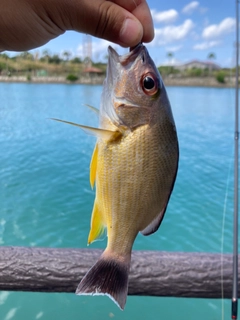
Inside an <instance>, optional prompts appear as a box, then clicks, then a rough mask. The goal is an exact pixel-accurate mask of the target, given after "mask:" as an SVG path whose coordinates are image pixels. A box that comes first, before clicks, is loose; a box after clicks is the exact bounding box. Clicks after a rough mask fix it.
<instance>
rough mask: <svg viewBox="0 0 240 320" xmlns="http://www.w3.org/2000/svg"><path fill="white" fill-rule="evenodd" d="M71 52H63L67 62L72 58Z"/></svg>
mask: <svg viewBox="0 0 240 320" xmlns="http://www.w3.org/2000/svg"><path fill="white" fill-rule="evenodd" d="M71 55H72V54H71V52H69V51H64V52H63V56H64V58H65V60H66V61H68V60H69V59H70V57H71Z"/></svg>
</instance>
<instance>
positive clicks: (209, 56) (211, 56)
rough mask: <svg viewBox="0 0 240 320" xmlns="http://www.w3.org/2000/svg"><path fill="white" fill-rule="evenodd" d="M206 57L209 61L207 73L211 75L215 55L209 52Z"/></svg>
mask: <svg viewBox="0 0 240 320" xmlns="http://www.w3.org/2000/svg"><path fill="white" fill-rule="evenodd" d="M207 57H208V60H209V65H208V71H209V74H212V67H213V62H212V60H215V59H216V55H215V53H214V52H210V53H209V54H208V56H207Z"/></svg>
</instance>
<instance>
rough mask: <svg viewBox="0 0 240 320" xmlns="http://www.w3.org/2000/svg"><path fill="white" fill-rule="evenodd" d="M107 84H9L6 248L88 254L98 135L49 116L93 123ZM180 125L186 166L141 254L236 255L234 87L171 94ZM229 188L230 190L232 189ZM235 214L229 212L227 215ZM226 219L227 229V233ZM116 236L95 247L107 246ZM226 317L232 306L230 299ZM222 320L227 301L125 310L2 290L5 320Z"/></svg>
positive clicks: (92, 300)
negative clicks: (93, 158) (93, 109)
mask: <svg viewBox="0 0 240 320" xmlns="http://www.w3.org/2000/svg"><path fill="white" fill-rule="evenodd" d="M101 90H102V88H101V86H83V85H64V84H58V85H54V84H47V85H45V84H12V83H11V84H0V97H1V101H0V124H1V130H0V146H1V152H0V204H1V207H0V208H1V209H0V245H2V246H9V245H18V246H47V247H75V248H86V243H87V236H88V232H89V223H90V216H91V210H92V204H93V200H94V192H93V191H92V190H91V188H90V186H89V182H88V181H89V179H88V175H89V172H88V171H89V169H88V168H89V161H90V158H91V153H92V150H93V147H94V143H95V139H94V137H91V136H87V135H85V134H84V133H83V132H82V131H81V130H79V129H78V128H75V127H71V126H68V125H65V124H62V123H57V122H54V121H52V120H49V118H51V117H57V118H60V119H65V120H69V121H75V122H78V123H83V124H87V125H92V126H94V125H96V124H97V118H96V117H95V115H94V113H92V112H91V111H90V110H89V109H88V108H87V107H85V106H84V105H83V104H84V103H86V104H90V105H93V106H95V107H98V105H99V101H100V95H101ZM167 90H168V94H169V98H170V100H171V103H172V109H173V113H174V117H175V121H176V125H177V129H178V136H179V144H180V165H179V172H178V176H177V181H176V185H175V188H174V192H173V194H172V197H171V201H170V204H169V206H168V210H167V213H166V215H165V218H164V221H163V223H162V225H161V227H160V229H159V231H158V232H157V233H155V234H154V235H151V236H149V237H143V236H141V235H139V236H138V237H137V239H136V241H135V244H134V249H135V250H141V249H144V250H168V251H197V252H221V244H222V240H223V251H224V252H231V250H232V212H233V132H234V90H233V89H215V88H180V87H169V88H167ZM227 186H228V187H227ZM224 213H225V214H224ZM223 217H225V224H224V226H225V227H224V231H222V224H223ZM105 245H106V240H105V241H101V242H95V243H93V244H92V245H91V248H104V247H105ZM223 305H224V316H225V319H229V318H230V301H227V300H226V301H224V304H223ZM221 317H222V301H221V300H210V299H208V300H207V299H183V298H181V299H177V298H161V297H159V298H158V297H154V298H153V297H131V296H130V297H128V301H127V305H126V308H125V310H124V312H122V311H120V310H119V309H118V308H117V307H116V306H115V305H114V304H113V303H112V301H110V299H108V298H107V297H79V296H75V295H74V294H64V293H61V294H60V293H56V294H55V293H48V294H45V293H21V292H0V319H1V320H10V319H14V320H33V319H44V320H52V319H58V320H75V319H90V320H92V319H93V320H95V319H96V320H97V319H98V320H99V319H119V320H123V319H124V320H125V319H138V320H146V319H148V320H154V319H178V320H186V319H195V320H202V319H205V320H215V319H216V320H217V319H221Z"/></svg>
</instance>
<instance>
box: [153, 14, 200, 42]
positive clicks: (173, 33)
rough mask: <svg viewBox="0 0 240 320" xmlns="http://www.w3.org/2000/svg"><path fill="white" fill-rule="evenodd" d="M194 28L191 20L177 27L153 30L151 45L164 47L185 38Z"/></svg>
mask: <svg viewBox="0 0 240 320" xmlns="http://www.w3.org/2000/svg"><path fill="white" fill-rule="evenodd" d="M193 27H194V23H193V22H192V20H190V19H187V20H185V21H184V22H183V24H181V25H178V26H166V27H164V28H158V29H155V38H154V40H153V41H152V43H151V45H153V46H154V45H165V44H168V43H172V42H174V41H176V40H182V39H184V38H186V37H187V36H188V35H189V33H190V32H191V30H192V29H193Z"/></svg>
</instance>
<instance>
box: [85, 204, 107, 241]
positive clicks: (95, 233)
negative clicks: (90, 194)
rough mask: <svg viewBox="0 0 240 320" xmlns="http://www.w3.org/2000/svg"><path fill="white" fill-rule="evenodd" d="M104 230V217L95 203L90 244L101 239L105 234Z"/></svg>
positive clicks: (89, 238)
mask: <svg viewBox="0 0 240 320" xmlns="http://www.w3.org/2000/svg"><path fill="white" fill-rule="evenodd" d="M104 228H105V224H104V221H103V217H102V214H101V212H100V211H99V209H98V206H97V203H96V201H95V202H94V207H93V212H92V219H91V230H90V232H89V235H88V244H90V243H92V242H93V241H94V240H96V239H97V238H99V237H100V236H101V235H102V234H103V232H104Z"/></svg>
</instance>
